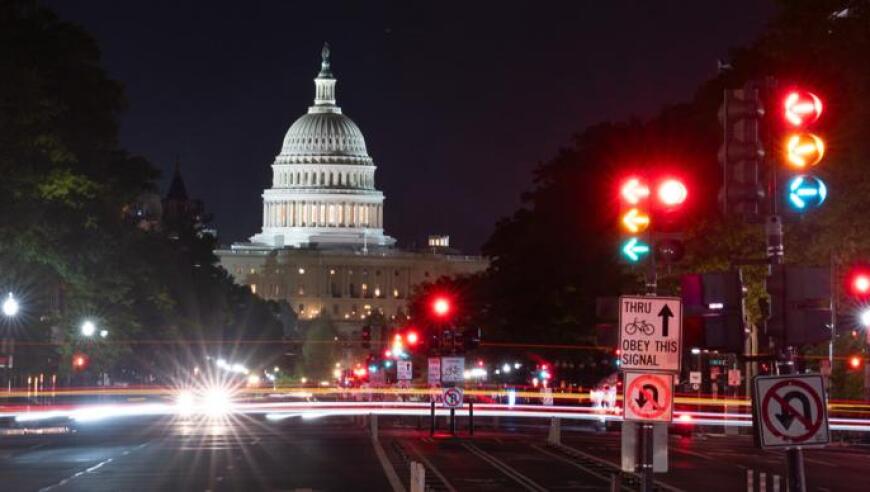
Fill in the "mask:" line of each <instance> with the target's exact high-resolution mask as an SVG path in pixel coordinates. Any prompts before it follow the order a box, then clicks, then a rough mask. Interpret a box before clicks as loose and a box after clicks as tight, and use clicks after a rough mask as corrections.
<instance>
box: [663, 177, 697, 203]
mask: <svg viewBox="0 0 870 492" xmlns="http://www.w3.org/2000/svg"><path fill="white" fill-rule="evenodd" d="M688 196H689V190H688V188H686V185H685V184H684V183H683V182H682V181H680V180H679V179H675V178H667V179H665V180H663V181H662V182H661V183H659V185H658V187H657V188H656V198H657V200H658V203H659V205H660V206H662V207H664V208H666V209H673V208H676V207H679V206H680V205H682V204H683V203H684V202H685V201H686V198H688Z"/></svg>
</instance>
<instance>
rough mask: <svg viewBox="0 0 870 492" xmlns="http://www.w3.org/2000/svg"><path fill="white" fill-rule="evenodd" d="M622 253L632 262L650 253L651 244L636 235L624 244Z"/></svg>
mask: <svg viewBox="0 0 870 492" xmlns="http://www.w3.org/2000/svg"><path fill="white" fill-rule="evenodd" d="M622 254H623V256H625V257H626V258H627V259H628V260H629V261H631V262H632V263H634V262H637V261H639V260H640V258H641V257H642V256H645V255H647V254H649V244H646V243H645V242H643V241H641V240H639V239H638V238H636V237H633V238H630V239H629V240H628V241H626V242H625V243H624V244H623V245H622Z"/></svg>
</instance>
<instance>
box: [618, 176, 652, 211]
mask: <svg viewBox="0 0 870 492" xmlns="http://www.w3.org/2000/svg"><path fill="white" fill-rule="evenodd" d="M619 194H620V196H621V197H622V199H623V200H624V201H625V202H626V203H628V204H630V205H637V204H639V203H640V202H641V201H643V200H644V199H646V198H647V197H649V186H647V185H646V183H644V182H643V181H641V179H640V178H636V177H631V178H628V179H626V180H625V181H623V183H622V187H621V188H620V191H619Z"/></svg>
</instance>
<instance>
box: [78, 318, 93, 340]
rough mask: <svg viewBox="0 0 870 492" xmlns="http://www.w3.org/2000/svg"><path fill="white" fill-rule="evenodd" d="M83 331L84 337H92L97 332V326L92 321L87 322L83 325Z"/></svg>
mask: <svg viewBox="0 0 870 492" xmlns="http://www.w3.org/2000/svg"><path fill="white" fill-rule="evenodd" d="M81 331H82V335H84V336H86V337H92V336H94V333H96V332H97V325H95V324H94V322H93V321H91V320H85V321H84V322H83V323H82V329H81Z"/></svg>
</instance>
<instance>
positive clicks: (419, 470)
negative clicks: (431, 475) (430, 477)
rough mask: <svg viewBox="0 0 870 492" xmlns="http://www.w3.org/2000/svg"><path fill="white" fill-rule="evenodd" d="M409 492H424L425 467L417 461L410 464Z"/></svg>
mask: <svg viewBox="0 0 870 492" xmlns="http://www.w3.org/2000/svg"><path fill="white" fill-rule="evenodd" d="M409 488H410V489H411V492H425V490H426V467H425V466H423V463H419V462H417V461H412V462H411V486H410V487H409Z"/></svg>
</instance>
